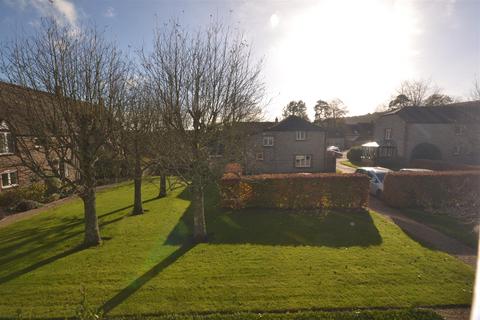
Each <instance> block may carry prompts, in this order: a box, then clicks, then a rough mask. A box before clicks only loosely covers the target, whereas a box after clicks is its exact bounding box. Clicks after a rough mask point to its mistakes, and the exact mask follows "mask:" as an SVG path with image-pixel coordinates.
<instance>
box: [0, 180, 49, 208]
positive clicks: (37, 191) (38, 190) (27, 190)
mask: <svg viewBox="0 0 480 320" xmlns="http://www.w3.org/2000/svg"><path fill="white" fill-rule="evenodd" d="M46 190H47V188H46V186H45V184H43V183H40V182H36V183H32V184H31V185H29V186H26V187H19V188H13V189H9V190H7V191H2V193H0V206H2V207H9V206H13V205H15V204H16V203H18V202H20V201H21V200H33V201H36V202H43V201H44V197H45V192H46Z"/></svg>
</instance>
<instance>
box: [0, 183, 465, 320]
mask: <svg viewBox="0 0 480 320" xmlns="http://www.w3.org/2000/svg"><path fill="white" fill-rule="evenodd" d="M132 189H133V186H132V184H125V185H122V186H119V187H117V188H114V189H111V190H105V191H102V192H100V193H99V195H98V198H97V206H98V214H99V216H100V224H101V230H102V235H103V237H104V239H105V241H104V244H103V245H102V246H100V247H97V248H91V249H85V250H79V249H78V247H77V246H78V244H80V243H81V241H82V240H83V234H82V232H83V221H82V205H81V202H80V201H73V202H70V203H68V204H65V205H63V206H61V207H57V208H54V209H51V210H49V211H47V212H45V213H43V214H40V215H38V216H35V217H32V218H30V219H28V220H23V221H19V222H17V223H15V224H12V225H10V226H7V227H5V228H2V229H0V296H1V297H2V298H1V299H0V317H9V316H10V317H11V316H15V315H16V314H17V310H19V309H20V310H22V313H23V314H24V315H25V316H35V317H64V316H71V315H72V314H73V313H74V311H75V309H76V308H77V306H78V303H79V301H80V300H81V288H82V287H84V288H86V292H87V295H88V299H89V301H90V303H91V304H92V306H95V307H98V308H102V309H104V310H106V311H107V313H108V314H109V315H112V316H124V315H133V314H148V315H156V314H157V315H158V314H172V313H174V314H177V313H183V314H189V313H222V312H226V313H236V312H247V311H249V312H254V313H257V312H272V311H299V310H308V309H316V310H319V309H323V308H325V309H331V308H335V309H337V308H340V309H341V308H347V309H350V308H356V307H366V308H368V307H414V306H419V305H458V304H462V305H464V304H470V302H471V298H472V283H473V277H474V271H473V269H472V268H471V267H470V266H467V265H466V264H464V263H462V262H460V261H459V260H457V259H455V258H453V257H451V256H449V255H447V254H444V253H441V252H438V251H432V250H430V249H428V248H425V247H423V246H421V245H420V244H419V243H417V242H415V241H413V240H412V239H410V238H409V237H408V236H407V235H406V234H404V233H403V232H402V231H401V229H400V228H398V227H397V226H395V225H394V224H393V223H392V222H390V221H389V220H387V219H385V218H383V217H382V216H380V215H378V214H376V213H374V212H363V213H358V212H357V213H347V212H330V213H327V214H308V213H304V214H298V213H297V212H283V211H277V210H262V211H257V210H244V211H240V212H231V211H228V210H222V209H219V208H218V207H217V206H216V197H215V196H214V194H215V193H214V192H211V193H210V194H209V195H208V197H207V203H206V208H207V209H206V212H207V223H208V224H207V226H208V230H209V234H210V235H209V237H210V241H209V243H205V244H198V245H195V246H194V245H192V244H191V243H190V242H189V230H190V221H191V212H190V209H189V205H190V201H189V200H188V199H189V194H188V192H186V191H185V190H182V189H178V190H176V191H174V192H171V193H170V194H169V196H168V197H167V198H164V199H154V197H155V196H156V194H157V192H158V188H157V183H156V182H155V183H146V184H145V186H144V199H146V201H145V204H144V207H145V209H146V210H147V212H146V213H145V214H144V215H140V216H130V215H129V212H130V211H131V203H132ZM187 318H188V317H187ZM174 319H177V318H174ZM179 319H181V318H179ZM232 319H234V318H232ZM281 319H287V318H281ZM320 319H322V318H320ZM327 319H329V318H327Z"/></svg>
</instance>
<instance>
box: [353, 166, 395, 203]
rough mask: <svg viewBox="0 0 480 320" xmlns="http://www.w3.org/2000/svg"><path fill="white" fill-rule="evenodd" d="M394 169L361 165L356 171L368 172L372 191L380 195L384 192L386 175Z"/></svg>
mask: <svg viewBox="0 0 480 320" xmlns="http://www.w3.org/2000/svg"><path fill="white" fill-rule="evenodd" d="M388 172H392V170H390V169H387V168H382V167H360V168H358V169H357V170H356V171H355V173H362V174H366V175H368V176H369V177H370V193H371V194H373V195H375V196H377V197H380V196H381V195H382V192H383V181H384V179H385V175H386V174H387V173H388Z"/></svg>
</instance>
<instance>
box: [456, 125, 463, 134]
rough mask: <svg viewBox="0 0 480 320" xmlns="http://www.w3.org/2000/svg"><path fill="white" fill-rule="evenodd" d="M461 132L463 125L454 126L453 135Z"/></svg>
mask: <svg viewBox="0 0 480 320" xmlns="http://www.w3.org/2000/svg"><path fill="white" fill-rule="evenodd" d="M462 134H463V126H460V125H456V126H455V135H457V136H461V135H462Z"/></svg>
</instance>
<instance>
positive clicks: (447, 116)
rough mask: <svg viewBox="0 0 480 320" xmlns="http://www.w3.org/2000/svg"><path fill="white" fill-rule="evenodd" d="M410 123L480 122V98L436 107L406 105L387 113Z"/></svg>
mask: <svg viewBox="0 0 480 320" xmlns="http://www.w3.org/2000/svg"><path fill="white" fill-rule="evenodd" d="M392 114H395V115H398V116H399V117H401V118H402V119H403V120H404V121H405V122H408V123H480V100H478V101H467V102H458V103H452V104H448V105H444V106H436V107H404V108H402V109H399V110H395V111H391V112H388V113H385V115H392Z"/></svg>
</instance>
